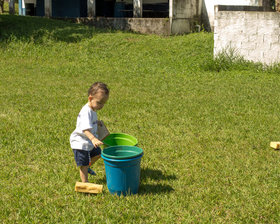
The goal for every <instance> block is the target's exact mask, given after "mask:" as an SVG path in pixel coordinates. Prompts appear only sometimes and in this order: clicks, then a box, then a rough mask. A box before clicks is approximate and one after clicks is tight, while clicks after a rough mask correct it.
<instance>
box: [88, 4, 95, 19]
mask: <svg viewBox="0 0 280 224" xmlns="http://www.w3.org/2000/svg"><path fill="white" fill-rule="evenodd" d="M87 6H88V7H87V8H88V17H95V16H96V0H87Z"/></svg>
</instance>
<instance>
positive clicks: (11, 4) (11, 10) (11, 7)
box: [9, 0, 15, 15]
mask: <svg viewBox="0 0 280 224" xmlns="http://www.w3.org/2000/svg"><path fill="white" fill-rule="evenodd" d="M9 14H11V15H14V14H15V1H14V0H10V1H9Z"/></svg>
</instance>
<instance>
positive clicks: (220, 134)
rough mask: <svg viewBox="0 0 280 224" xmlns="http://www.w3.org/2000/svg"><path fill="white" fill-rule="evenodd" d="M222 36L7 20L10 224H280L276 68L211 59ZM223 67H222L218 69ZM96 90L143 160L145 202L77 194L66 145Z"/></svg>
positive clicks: (2, 204)
mask: <svg viewBox="0 0 280 224" xmlns="http://www.w3.org/2000/svg"><path fill="white" fill-rule="evenodd" d="M212 52H213V33H195V34H189V35H184V36H172V37H160V36H155V35H140V34H133V33H126V32H113V31H108V30H96V29H94V28H92V27H88V26H83V25H78V24H71V23H67V22H63V21H55V20H48V19H43V18H31V17H20V16H9V15H0V55H1V56H0V65H1V66H0V102H1V107H0V189H1V191H0V220H1V222H2V223H279V222H280V213H279V209H280V206H279V201H280V169H279V165H280V162H279V156H280V155H279V152H278V151H274V150H272V149H271V148H270V147H269V143H270V141H280V133H279V132H280V130H279V114H280V107H279V105H278V104H279V101H280V92H279V69H267V70H263V69H260V66H258V65H254V64H251V63H244V64H242V63H239V64H232V65H230V66H228V67H223V65H222V66H220V65H219V62H217V61H213V59H212ZM219 66H220V67H219ZM95 81H103V82H105V83H107V84H108V85H109V87H110V90H111V95H110V99H109V101H108V102H107V104H106V106H105V107H104V108H103V109H102V110H101V111H100V112H99V113H98V115H99V118H100V119H102V120H103V121H104V122H105V124H106V126H107V127H108V129H109V130H110V131H111V132H112V133H113V132H124V133H128V134H131V135H133V136H135V137H136V138H137V139H138V141H139V147H141V148H143V150H144V157H143V158H142V161H141V184H140V189H139V194H138V195H134V196H129V197H117V196H113V195H111V194H110V193H109V191H108V189H107V185H106V178H105V169H104V163H103V161H102V159H101V160H99V161H98V162H97V164H96V165H95V167H94V170H95V171H96V172H97V176H96V177H90V182H93V183H97V184H103V185H104V189H105V190H104V192H103V194H99V195H85V194H81V193H76V192H74V186H75V182H76V181H79V172H78V169H77V168H76V166H75V162H74V158H73V153H72V150H71V149H70V145H69V136H70V134H71V132H72V131H73V130H74V128H75V123H76V118H77V115H78V113H79V111H80V109H81V108H82V106H83V105H84V104H85V103H86V101H87V89H88V88H89V86H90V85H91V84H92V83H93V82H95Z"/></svg>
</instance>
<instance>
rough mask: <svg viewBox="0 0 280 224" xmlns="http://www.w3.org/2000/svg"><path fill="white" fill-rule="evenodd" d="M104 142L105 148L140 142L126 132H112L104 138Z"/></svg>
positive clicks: (134, 144)
mask: <svg viewBox="0 0 280 224" xmlns="http://www.w3.org/2000/svg"><path fill="white" fill-rule="evenodd" d="M103 143H104V145H103V148H104V149H105V148H107V147H109V146H117V145H128V146H136V145H137V144H138V141H137V139H136V138H135V137H133V136H132V135H128V134H125V133H112V134H110V135H108V136H107V137H106V138H105V139H104V140H103Z"/></svg>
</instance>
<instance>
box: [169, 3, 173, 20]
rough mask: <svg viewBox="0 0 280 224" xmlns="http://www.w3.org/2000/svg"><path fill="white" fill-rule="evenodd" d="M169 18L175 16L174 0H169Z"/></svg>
mask: <svg viewBox="0 0 280 224" xmlns="http://www.w3.org/2000/svg"><path fill="white" fill-rule="evenodd" d="M169 18H170V19H172V18H173V0H169Z"/></svg>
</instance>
